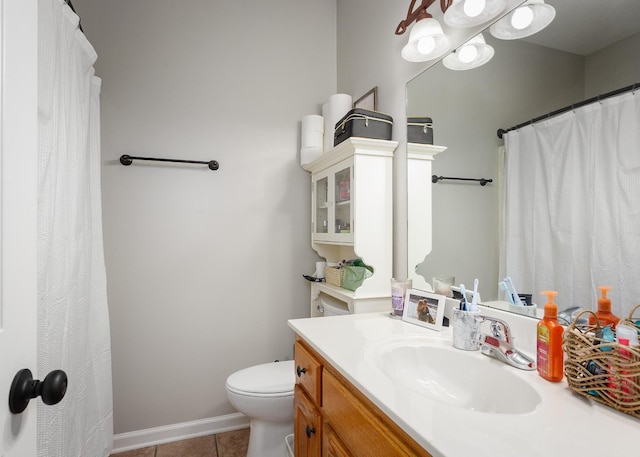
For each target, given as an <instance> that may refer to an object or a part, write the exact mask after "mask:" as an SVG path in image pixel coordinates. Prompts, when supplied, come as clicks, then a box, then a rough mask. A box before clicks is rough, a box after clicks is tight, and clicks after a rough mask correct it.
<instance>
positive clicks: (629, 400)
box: [562, 305, 640, 418]
mask: <svg viewBox="0 0 640 457" xmlns="http://www.w3.org/2000/svg"><path fill="white" fill-rule="evenodd" d="M637 310H640V305H638V306H636V307H635V308H633V309H632V310H631V313H630V314H629V317H627V318H625V319H622V320H621V321H620V323H624V324H627V325H631V326H633V327H635V328H638V325H636V324H635V323H634V322H633V319H632V318H633V315H634V313H635V312H636V311H637ZM583 314H592V315H594V316H595V321H596V324H595V325H594V326H578V325H577V324H576V322H577V321H578V318H579V317H580V316H582V315H583ZM601 328H602V327H601V326H600V321H599V320H598V317H597V315H596V314H595V313H594V312H592V311H583V312H581V313H580V314H578V315H577V316H576V318H575V319H574V321H573V322H572V323H571V324H570V325H569V326H568V327H567V329H566V331H565V332H564V335H563V344H562V349H563V350H564V352H565V355H566V356H565V363H564V375H565V377H566V378H567V382H568V384H569V389H571V390H572V391H574V392H576V393H578V394H580V395H584V396H585V397H587V398H590V399H591V400H595V401H598V402H600V403H603V404H605V405H607V406H610V407H612V408H615V409H617V410H618V411H621V412H623V413H626V414H630V415H632V416H635V417H637V418H640V347H637V346H635V347H629V346H624V345H621V344H619V343H616V342H609V341H605V340H602V339H601V338H598V337H596V335H595V333H596V331H597V330H599V329H601Z"/></svg>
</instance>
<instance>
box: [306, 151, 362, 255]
mask: <svg viewBox="0 0 640 457" xmlns="http://www.w3.org/2000/svg"><path fill="white" fill-rule="evenodd" d="M352 170H353V167H352V162H347V163H346V164H345V163H344V162H340V163H338V164H336V165H334V166H333V167H329V168H328V169H327V170H325V171H323V172H321V173H318V174H317V175H316V176H315V177H314V181H313V183H314V184H313V192H314V195H313V205H314V209H313V211H314V213H313V227H314V228H313V239H314V240H315V241H324V242H331V243H338V244H349V243H351V242H353V234H352V225H353V209H352V208H353V206H352V205H351V194H352V184H351V182H352V180H353V172H352Z"/></svg>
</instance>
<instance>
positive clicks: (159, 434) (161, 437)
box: [112, 413, 250, 454]
mask: <svg viewBox="0 0 640 457" xmlns="http://www.w3.org/2000/svg"><path fill="white" fill-rule="evenodd" d="M249 423H250V420H249V418H248V417H246V416H245V415H244V414H241V413H234V414H227V415H226V416H218V417H211V418H209V419H202V420H197V421H191V422H183V423H181V424H172V425H165V426H162V427H154V428H148V429H146V430H138V431H136V432H128V433H121V434H119V435H115V436H114V437H113V451H112V453H113V454H117V453H120V452H126V451H131V450H133V449H141V448H144V447H148V446H155V445H157V444H164V443H170V442H173V441H180V440H184V439H188V438H196V437H198V436H205V435H213V434H215V433H222V432H229V431H231V430H238V429H241V428H248V427H249Z"/></svg>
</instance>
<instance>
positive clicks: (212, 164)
mask: <svg viewBox="0 0 640 457" xmlns="http://www.w3.org/2000/svg"><path fill="white" fill-rule="evenodd" d="M134 160H153V161H155V162H174V163H199V164H202V165H208V166H209V170H214V171H215V170H217V169H218V168H220V164H219V163H218V161H217V160H210V161H208V162H205V161H202V160H182V159H157V158H155V157H134V156H130V155H127V154H124V155H121V156H120V163H121V164H122V165H125V166H129V165H131V164H132V163H133V161H134Z"/></svg>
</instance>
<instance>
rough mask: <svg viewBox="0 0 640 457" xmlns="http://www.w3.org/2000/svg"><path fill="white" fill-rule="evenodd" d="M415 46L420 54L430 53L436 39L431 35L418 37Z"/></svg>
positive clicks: (434, 46)
mask: <svg viewBox="0 0 640 457" xmlns="http://www.w3.org/2000/svg"><path fill="white" fill-rule="evenodd" d="M417 47H418V52H419V53H420V54H424V55H428V54H431V53H432V52H433V50H434V49H435V48H436V40H435V39H434V38H433V37H431V36H426V37H423V38H420V39H419V40H418V45H417Z"/></svg>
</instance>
